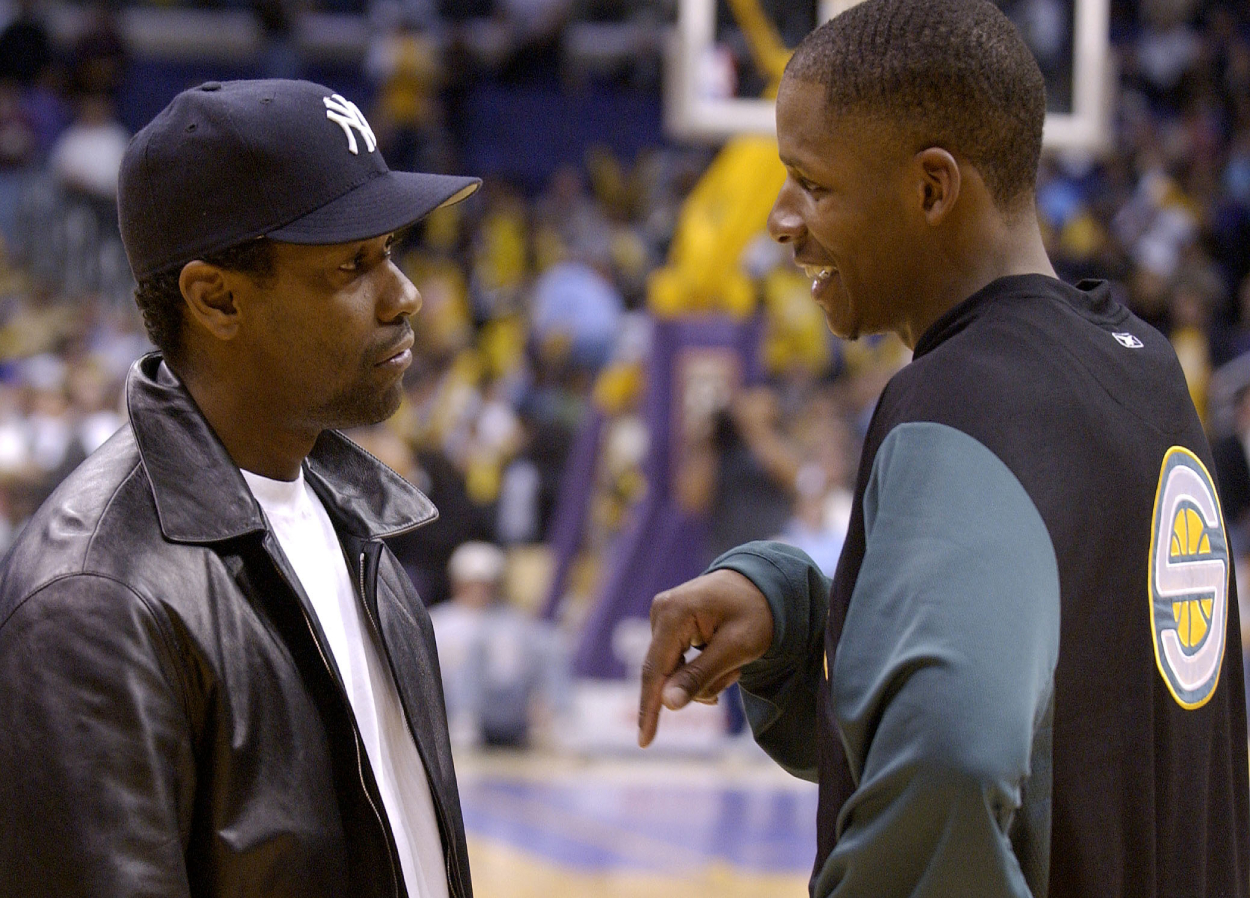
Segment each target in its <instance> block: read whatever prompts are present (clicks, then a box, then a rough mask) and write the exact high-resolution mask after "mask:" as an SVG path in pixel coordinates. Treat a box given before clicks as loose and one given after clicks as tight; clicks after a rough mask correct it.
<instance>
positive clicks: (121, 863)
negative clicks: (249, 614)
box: [0, 575, 195, 898]
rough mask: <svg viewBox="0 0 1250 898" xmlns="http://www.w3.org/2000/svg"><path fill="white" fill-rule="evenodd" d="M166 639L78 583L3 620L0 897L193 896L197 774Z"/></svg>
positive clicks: (105, 587)
mask: <svg viewBox="0 0 1250 898" xmlns="http://www.w3.org/2000/svg"><path fill="white" fill-rule="evenodd" d="M174 669H175V668H174V663H173V654H172V651H171V638H170V635H169V634H168V632H167V631H166V632H162V627H161V624H160V623H159V622H158V618H157V617H156V616H155V615H154V614H153V613H152V611H151V610H150V608H149V606H148V605H147V604H146V603H145V602H144V601H143V600H142V599H140V598H139V597H138V596H137V595H135V594H134V593H133V592H132V591H131V590H130V589H128V588H127V587H125V586H123V585H122V584H120V583H117V582H116V581H113V580H110V579H107V578H103V577H98V576H91V575H74V576H69V577H65V578H61V579H58V580H54V581H53V582H51V583H49V584H47V585H45V586H43V587H42V588H41V589H39V590H38V591H37V592H35V593H34V594H33V595H31V596H29V597H27V598H26V599H24V600H23V601H22V602H21V603H20V604H18V605H17V607H16V608H15V609H14V610H13V612H12V613H11V614H10V615H9V617H8V618H7V619H5V620H3V621H0V683H2V684H3V687H0V896H2V898H17V896H22V898H40V896H48V898H53V896H56V898H75V896H83V898H87V896H92V898H111V896H118V898H120V896H126V898H136V896H154V898H155V896H161V898H177V896H184V895H189V886H188V882H187V874H186V864H185V860H184V849H185V839H186V836H187V834H188V833H189V831H190V822H191V812H192V797H193V795H194V792H195V764H194V760H193V756H192V751H191V739H190V737H189V732H190V730H189V726H188V718H187V715H186V710H185V708H186V705H185V702H184V700H183V696H182V695H181V694H180V691H179V689H178V688H177V687H175V686H174V685H173V684H174V683H175V682H177V681H176V679H175V678H174V677H172V676H171V671H172V670H174Z"/></svg>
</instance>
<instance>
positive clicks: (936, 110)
mask: <svg viewBox="0 0 1250 898" xmlns="http://www.w3.org/2000/svg"><path fill="white" fill-rule="evenodd" d="M786 74H787V75H788V76H789V77H793V78H798V79H800V80H804V81H811V82H815V83H817V84H821V85H823V86H824V87H825V89H826V102H827V108H828V111H829V113H830V114H843V113H850V114H858V115H863V116H865V117H866V118H868V119H869V120H870V121H877V122H881V123H884V124H886V125H888V126H889V127H890V128H893V129H901V130H902V132H903V133H904V134H907V135H910V136H911V137H912V138H913V139H914V140H915V142H916V147H915V148H916V150H917V151H918V150H920V149H923V148H924V147H926V146H940V147H942V148H943V149H945V150H948V151H950V152H952V153H957V154H959V155H962V156H964V157H965V158H967V159H968V160H969V161H970V162H971V163H972V164H973V165H975V166H976V168H977V170H978V171H979V172H980V173H981V176H982V177H983V178H984V179H985V182H986V185H987V186H988V187H989V190H990V194H991V196H992V197H993V199H994V202H995V204H996V205H997V206H998V207H999V208H1000V209H1004V210H1007V209H1010V208H1012V207H1013V206H1014V205H1015V204H1016V203H1019V202H1021V201H1022V200H1023V199H1024V198H1025V196H1026V195H1027V196H1032V194H1033V192H1034V190H1035V189H1036V184H1037V168H1038V164H1039V162H1040V160H1041V152H1042V125H1043V123H1044V122H1045V119H1046V86H1045V82H1044V80H1043V77H1042V72H1041V69H1039V68H1038V65H1037V60H1036V59H1034V58H1033V54H1032V53H1031V52H1030V51H1029V48H1028V46H1027V45H1026V44H1025V42H1024V39H1023V38H1022V37H1021V36H1020V33H1019V31H1017V30H1016V27H1015V25H1013V24H1012V22H1011V20H1010V19H1008V18H1007V17H1006V16H1005V15H1004V14H1003V13H1002V12H1001V11H1000V10H999V9H998V8H997V7H996V6H995V5H994V4H993V3H991V2H989V0H865V2H863V3H860V4H858V5H856V6H853V7H851V8H850V9H848V10H847V11H846V12H844V13H842V14H841V15H839V16H836V17H835V18H833V19H832V20H830V21H828V22H826V23H825V24H824V25H821V26H820V27H819V28H817V29H816V30H814V31H812V32H811V33H810V34H808V35H807V37H805V38H804V39H803V40H802V42H801V43H800V44H799V46H798V47H797V48H796V49H795V51H794V55H793V56H792V57H791V58H790V62H789V63H788V65H787V66H786Z"/></svg>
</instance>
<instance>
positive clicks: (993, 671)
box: [639, 0, 1250, 898]
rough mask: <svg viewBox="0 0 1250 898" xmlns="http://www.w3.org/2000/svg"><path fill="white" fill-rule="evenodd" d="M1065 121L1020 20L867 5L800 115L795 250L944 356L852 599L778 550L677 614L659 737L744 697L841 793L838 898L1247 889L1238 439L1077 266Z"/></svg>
mask: <svg viewBox="0 0 1250 898" xmlns="http://www.w3.org/2000/svg"><path fill="white" fill-rule="evenodd" d="M1045 112H1046V103H1045V96H1044V89H1043V84H1042V76H1041V73H1040V71H1038V68H1037V65H1036V63H1035V62H1034V60H1033V58H1032V56H1031V55H1030V54H1029V51H1028V49H1027V47H1026V46H1025V44H1024V42H1023V40H1022V39H1021V38H1020V36H1019V34H1017V33H1016V31H1015V29H1014V27H1013V26H1012V25H1011V23H1010V22H1009V21H1008V20H1007V19H1006V18H1005V17H1004V16H1003V14H1002V13H1001V12H1000V11H999V10H998V9H997V7H995V6H994V5H993V4H991V3H989V2H986V0H866V2H864V3H862V4H860V5H858V6H855V7H852V8H851V9H850V10H849V11H847V12H845V13H843V14H842V15H840V16H838V17H837V18H835V19H834V20H832V21H831V22H829V23H827V24H825V25H823V26H821V27H820V28H818V29H817V30H816V31H814V32H813V33H812V34H810V35H809V36H808V37H807V38H806V39H804V41H803V42H802V43H801V44H800V46H799V47H798V48H797V49H796V50H795V53H794V56H793V57H792V59H791V61H790V63H789V65H788V67H787V69H786V74H785V76H784V78H783V80H782V83H781V86H780V89H779V91H778V94H777V137H778V146H779V151H780V156H781V160H782V162H783V163H784V164H785V167H786V170H787V173H788V176H787V178H786V181H785V184H784V186H783V187H782V188H781V192H780V194H779V196H778V197H777V201H776V204H775V205H774V208H773V210H772V213H771V214H770V216H769V220H768V226H769V230H770V231H771V233H772V235H773V236H774V237H775V238H776V239H777V240H779V241H781V242H782V243H785V244H788V245H789V246H790V247H791V248H792V249H793V252H794V258H795V261H796V262H797V263H798V264H800V265H802V266H804V267H805V269H806V270H807V271H808V272H809V274H810V275H811V276H812V297H813V299H814V300H815V301H816V303H818V304H819V305H820V307H821V308H822V309H823V310H824V311H825V314H826V317H827V319H828V322H829V326H830V328H831V329H832V330H833V331H834V333H837V334H839V335H841V336H844V337H848V338H853V337H856V336H858V335H860V334H867V333H877V332H883V331H885V332H893V333H896V334H898V335H899V336H900V337H901V338H902V339H903V341H904V342H906V343H907V345H909V346H910V347H912V349H913V350H914V353H913V361H912V363H911V364H910V365H908V366H907V367H906V368H904V369H903V370H902V371H901V372H899V373H898V374H897V375H896V376H895V377H894V379H893V380H892V381H891V382H890V383H889V385H888V386H887V387H886V389H885V391H884V392H883V393H882V395H881V397H880V400H879V403H878V405H877V408H876V410H875V413H874V416H873V419H872V423H871V425H870V427H869V430H868V433H867V436H866V438H865V441H864V447H863V455H862V459H861V465H860V470H859V475H858V480H857V486H856V501H855V505H854V509H853V514H852V518H851V522H850V531H849V533H848V536H847V540H846V544H845V547H844V549H843V552H842V556H841V559H840V561H839V564H838V568H837V572H836V574H835V576H834V578H833V580H832V582H831V581H829V580H826V579H825V578H824V577H823V576H822V575H821V573H820V571H819V569H818V568H817V567H816V565H815V564H814V563H813V562H812V561H811V559H809V558H807V557H806V556H804V555H803V554H802V553H801V552H799V551H797V550H795V549H792V548H789V547H786V546H783V545H779V544H775V543H751V544H748V545H746V546H743V547H740V548H738V549H735V550H732V551H730V552H728V553H726V554H725V555H723V556H721V557H720V558H719V559H717V560H716V561H715V562H714V563H713V564H712V566H711V569H710V571H709V572H708V573H706V574H704V575H703V576H701V577H699V578H696V579H695V580H692V581H690V582H688V583H685V584H682V585H680V586H678V587H676V588H674V589H672V590H669V591H667V592H664V593H661V594H660V595H659V596H657V597H656V599H655V601H654V603H653V605H652V609H651V620H652V634H653V637H652V643H651V648H650V651H649V654H648V656H647V659H646V663H645V665H644V667H643V676H642V694H641V706H640V715H639V723H640V734H639V735H640V742H641V743H642V744H644V745H645V744H647V743H649V742H650V741H651V739H652V738H653V737H654V734H655V731H656V726H657V724H658V720H659V714H660V709H661V707H668V708H671V709H675V708H679V707H681V706H683V705H685V704H686V703H687V702H689V701H690V700H691V699H697V700H705V701H706V700H711V699H712V697H714V696H715V695H716V693H717V692H718V691H719V690H721V689H723V688H724V687H725V686H726V685H727V684H729V683H730V682H733V681H734V680H735V679H740V681H741V685H742V687H743V692H744V695H745V701H746V705H747V714H748V717H749V719H750V721H751V725H752V728H753V731H754V733H755V737H756V739H757V741H759V743H760V744H761V745H762V746H764V748H765V749H767V750H768V751H769V753H770V754H772V756H773V757H774V758H775V759H777V760H778V761H779V762H780V763H781V764H782V765H783V766H784V767H786V768H787V769H789V770H790V771H792V772H793V773H795V774H796V775H799V776H803V777H806V778H809V779H813V780H817V781H818V782H819V783H820V805H819V814H818V820H817V826H818V840H817V841H818V850H817V858H816V864H815V869H814V872H813V876H812V881H811V891H812V894H813V895H814V896H818V898H823V896H827V895H834V896H861V895H862V896H874V898H890V896H904V895H907V896H950V895H976V896H1026V895H1033V896H1042V895H1047V894H1049V895H1055V896H1090V898H1093V896H1125V898H1129V896H1131V898H1143V896H1163V895H1204V896H1206V895H1209V896H1217V895H1218V896H1244V895H1246V891H1247V880H1248V875H1250V853H1248V852H1250V826H1248V823H1247V798H1248V797H1247V760H1246V740H1245V699H1244V695H1243V686H1242V671H1241V647H1240V637H1239V627H1238V622H1237V602H1236V595H1235V590H1234V587H1233V583H1232V571H1231V567H1230V563H1229V549H1228V538H1227V531H1226V529H1225V526H1224V521H1223V518H1222V515H1221V513H1220V507H1219V499H1218V497H1217V495H1216V492H1215V488H1214V483H1213V481H1212V478H1211V475H1210V473H1209V471H1210V467H1211V453H1210V449H1209V448H1208V446H1207V441H1206V438H1205V436H1204V434H1203V430H1202V426H1201V423H1200V422H1199V419H1198V416H1197V414H1196V413H1195V411H1194V408H1193V406H1192V404H1191V402H1190V400H1189V395H1188V390H1187V389H1186V385H1185V380H1184V376H1183V374H1182V372H1181V369H1180V366H1179V365H1178V363H1177V361H1176V358H1175V356H1174V354H1173V353H1172V350H1171V347H1170V345H1169V344H1168V342H1167V340H1166V339H1165V338H1164V337H1163V336H1162V335H1160V334H1159V333H1157V332H1155V331H1154V330H1152V329H1151V328H1150V327H1148V326H1147V325H1145V324H1143V323H1142V322H1141V321H1140V320H1139V319H1137V318H1136V317H1135V316H1133V315H1132V314H1131V313H1130V312H1129V311H1128V310H1127V309H1126V308H1124V307H1123V306H1121V305H1120V304H1119V303H1118V302H1117V301H1116V300H1115V298H1114V296H1113V295H1112V291H1111V289H1110V287H1109V285H1107V284H1105V283H1098V282H1084V283H1081V284H1078V285H1076V286H1070V285H1068V284H1065V283H1062V282H1060V281H1059V280H1057V279H1056V277H1055V273H1054V270H1053V269H1052V268H1051V265H1050V262H1049V261H1048V259H1047V257H1046V253H1045V251H1044V249H1043V244H1042V238H1041V233H1040V229H1039V226H1038V221H1037V216H1036V212H1035V201H1034V191H1035V179H1036V175H1037V167H1038V160H1039V156H1040V151H1041V142H1042V124H1043V121H1044V118H1045ZM691 646H702V647H703V651H702V653H700V654H699V655H697V656H696V657H693V658H690V659H687V658H686V652H687V650H688V649H689V648H690V647H691Z"/></svg>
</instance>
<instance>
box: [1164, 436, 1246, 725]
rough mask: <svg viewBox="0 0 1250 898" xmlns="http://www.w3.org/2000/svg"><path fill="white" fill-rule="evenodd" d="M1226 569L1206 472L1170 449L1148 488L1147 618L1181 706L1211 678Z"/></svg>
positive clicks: (1222, 626) (1208, 689)
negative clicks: (1152, 488)
mask: <svg viewBox="0 0 1250 898" xmlns="http://www.w3.org/2000/svg"><path fill="white" fill-rule="evenodd" d="M1228 572H1229V558H1228V538H1227V535H1226V534H1225V531H1224V518H1223V515H1222V514H1221V512H1220V503H1219V499H1218V498H1217V496H1216V493H1215V485H1214V483H1213V482H1212V480H1211V475H1210V474H1209V473H1208V472H1207V469H1206V467H1205V466H1204V465H1203V464H1202V461H1201V460H1200V459H1199V458H1198V457H1197V456H1196V455H1194V454H1193V453H1192V452H1190V451H1189V450H1188V449H1185V448H1183V447H1181V446H1173V447H1172V448H1171V449H1169V450H1168V451H1167V453H1166V454H1165V455H1164V456H1163V465H1162V467H1161V469H1160V471H1159V487H1158V490H1157V492H1156V493H1155V506H1154V520H1153V522H1152V524H1151V535H1150V574H1149V583H1150V623H1151V626H1152V628H1153V630H1154V650H1155V661H1156V662H1157V663H1158V667H1159V673H1160V674H1161V675H1162V676H1163V680H1164V682H1165V683H1166V684H1167V687H1168V691H1169V692H1171V693H1172V697H1173V698H1175V699H1176V701H1177V702H1178V703H1179V704H1180V705H1181V707H1184V708H1200V707H1202V706H1203V705H1205V704H1206V703H1207V701H1208V700H1209V699H1210V698H1211V695H1212V693H1214V692H1215V687H1216V685H1217V684H1218V683H1219V680H1220V668H1221V666H1222V665H1223V662H1224V638H1225V630H1226V625H1227V622H1228Z"/></svg>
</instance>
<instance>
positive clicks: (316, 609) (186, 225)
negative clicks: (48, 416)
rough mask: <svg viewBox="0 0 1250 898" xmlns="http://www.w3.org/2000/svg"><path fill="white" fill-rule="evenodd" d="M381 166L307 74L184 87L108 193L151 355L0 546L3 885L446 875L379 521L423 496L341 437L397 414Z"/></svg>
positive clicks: (436, 805) (147, 886)
mask: <svg viewBox="0 0 1250 898" xmlns="http://www.w3.org/2000/svg"><path fill="white" fill-rule="evenodd" d="M479 183H480V182H479V181H478V180H477V179H474V178H464V177H452V176H446V175H434V174H422V173H412V172H393V171H390V170H389V169H388V168H387V166H386V163H385V162H384V161H383V159H382V156H381V154H380V153H379V152H378V150H377V144H376V140H375V138H374V135H373V132H372V130H371V129H370V128H369V124H368V122H367V121H366V120H365V118H364V116H363V115H361V113H360V110H359V109H358V108H357V107H356V106H355V105H354V104H353V103H351V102H350V101H348V100H346V99H344V98H343V97H341V96H339V95H338V94H336V93H334V92H333V91H332V90H330V89H328V88H325V87H322V86H320V85H317V84H312V83H309V82H304V81H280V80H270V81H236V82H223V83H209V84H203V85H201V86H199V87H197V88H194V89H192V90H188V91H185V92H183V93H182V94H179V95H178V96H177V97H176V98H175V99H174V100H173V102H172V103H170V104H169V106H168V107H167V108H166V109H165V110H164V111H162V112H161V113H160V114H159V115H158V116H157V117H156V118H155V119H154V120H153V121H152V122H151V123H150V124H149V125H148V126H147V127H145V128H144V129H143V130H142V131H140V132H139V133H138V134H137V135H136V136H135V138H134V140H133V141H132V142H131V144H130V147H129V149H128V150H127V153H126V157H125V159H124V160H123V163H122V170H121V176H120V185H119V194H118V206H119V217H120V222H121V231H122V237H123V241H124V243H125V246H126V252H127V255H128V257H129V259H130V264H131V267H132V269H133V271H134V274H135V278H136V281H137V284H138V286H137V288H136V291H135V292H136V298H137V301H138V304H139V307H140V309H141V310H142V312H143V317H144V323H145V325H146V326H147V329H148V333H149V336H150V337H151V339H152V341H153V343H154V344H155V345H156V347H157V349H158V351H157V352H155V353H153V354H151V355H149V356H146V357H145V358H143V359H141V360H139V361H138V362H136V363H135V366H134V368H133V369H132V370H131V373H130V376H129V378H128V381H127V384H126V402H127V407H128V411H129V418H130V420H129V423H128V424H127V425H126V426H125V427H123V428H122V429H121V430H120V431H119V432H118V433H117V434H116V435H115V436H114V437H113V438H112V439H110V440H109V441H108V442H107V443H106V444H105V445H104V446H103V447H101V449H100V450H99V451H97V452H96V453H95V454H94V455H92V456H91V457H90V458H89V459H88V460H87V461H86V462H84V463H83V464H82V465H81V466H80V467H79V468H78V470H77V471H75V472H74V473H73V474H72V475H71V476H70V477H69V478H68V479H67V480H66V481H65V482H64V483H63V484H62V485H61V486H60V488H59V489H58V490H57V491H56V492H55V493H54V494H53V495H52V496H51V497H50V498H49V499H48V501H47V502H46V503H45V504H44V505H43V507H42V508H40V510H39V511H38V512H37V513H36V514H35V515H34V516H33V517H32V518H31V520H30V521H29V523H28V524H27V526H26V527H25V529H24V531H23V533H22V535H21V537H20V538H19V540H18V542H17V543H16V544H15V545H14V547H13V549H12V550H11V552H10V553H9V556H8V558H7V560H6V562H5V566H4V568H3V570H2V571H0V833H2V834H3V835H2V836H0V895H5V896H7V895H23V896H42V895H46V896H54V895H55V896H78V895H81V896H94V898H101V896H114V895H115V896H122V895H125V896H133V895H154V896H155V895H160V896H178V895H187V896H190V895H197V896H209V895H227V894H228V895H234V896H243V895H255V896H261V895H264V896H286V895H291V896H300V898H310V896H327V898H328V896H342V895H352V896H383V895H386V896H402V895H408V896H414V898H416V896H420V898H469V896H471V894H472V889H471V886H470V881H469V867H468V855H467V851H466V848H465V837H464V825H463V821H462V819H461V812H460V804H459V796H458V794H457V791H456V781H455V773H454V771H453V769H452V760H451V750H450V746H449V744H448V737H447V725H446V718H445V711H444V706H443V696H442V692H441V687H440V682H439V671H438V660H437V657H436V654H435V647H434V639H433V633H432V631H431V628H430V623H429V617H428V615H427V614H426V612H425V609H424V607H423V605H422V602H421V600H420V599H419V597H418V596H417V595H416V593H415V591H414V590H413V587H412V584H411V582H410V581H409V580H408V579H407V577H406V575H405V574H404V572H403V570H402V568H401V567H400V566H399V564H398V563H397V562H396V560H395V558H394V556H392V555H391V553H390V551H389V550H388V549H387V548H386V547H385V546H384V544H383V542H382V539H383V538H384V537H388V536H393V535H395V534H398V533H403V532H405V531H408V530H412V529H414V528H416V527H419V526H420V525H422V524H424V523H427V522H428V521H431V520H433V519H434V517H435V516H436V515H437V511H436V510H435V508H434V507H433V505H431V503H430V502H429V500H428V499H427V498H426V497H425V496H423V495H422V494H421V493H420V492H418V491H417V490H416V489H414V488H413V487H412V486H411V485H409V484H408V483H406V482H405V481H404V480H403V479H402V478H401V477H399V476H398V475H397V474H395V473H394V472H392V471H391V470H389V469H388V468H386V467H385V466H383V465H381V464H379V463H378V462H377V461H376V460H374V459H373V458H372V457H370V456H369V455H367V454H366V453H365V452H363V451H361V450H359V449H358V448H357V447H356V446H355V445H354V444H352V443H351V442H350V441H349V440H347V439H346V438H345V437H343V436H342V435H341V434H340V433H338V429H340V428H345V427H352V426H356V425H363V424H370V423H374V422H377V421H380V420H382V419H384V418H386V417H388V416H389V415H391V414H392V413H393V412H394V411H395V409H396V408H397V406H398V405H399V402H400V398H401V391H402V384H401V379H402V376H403V373H404V370H405V369H406V368H407V367H408V365H409V363H410V361H411V353H412V345H413V333H412V327H411V325H410V324H409V318H410V317H411V316H412V315H413V314H414V313H415V312H416V311H417V310H418V309H419V308H420V305H421V298H420V296H419V295H418V293H417V291H416V288H414V287H413V285H412V284H411V283H410V282H409V281H408V279H407V278H406V277H405V276H404V275H403V273H402V272H401V271H400V270H399V269H398V268H397V267H396V266H395V264H394V263H393V262H392V260H391V257H390V250H391V243H392V240H393V239H394V235H395V233H396V231H398V230H400V229H402V228H405V227H407V226H408V225H410V224H412V223H414V222H416V221H418V220H420V219H421V218H423V217H424V216H425V215H427V214H428V213H429V212H431V211H432V210H434V209H436V208H438V207H439V206H442V205H446V204H448V203H454V202H457V201H459V200H461V199H463V198H464V197H466V196H468V195H469V194H470V193H472V192H473V191H474V190H475V189H476V188H477V186H478V184H479Z"/></svg>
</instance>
